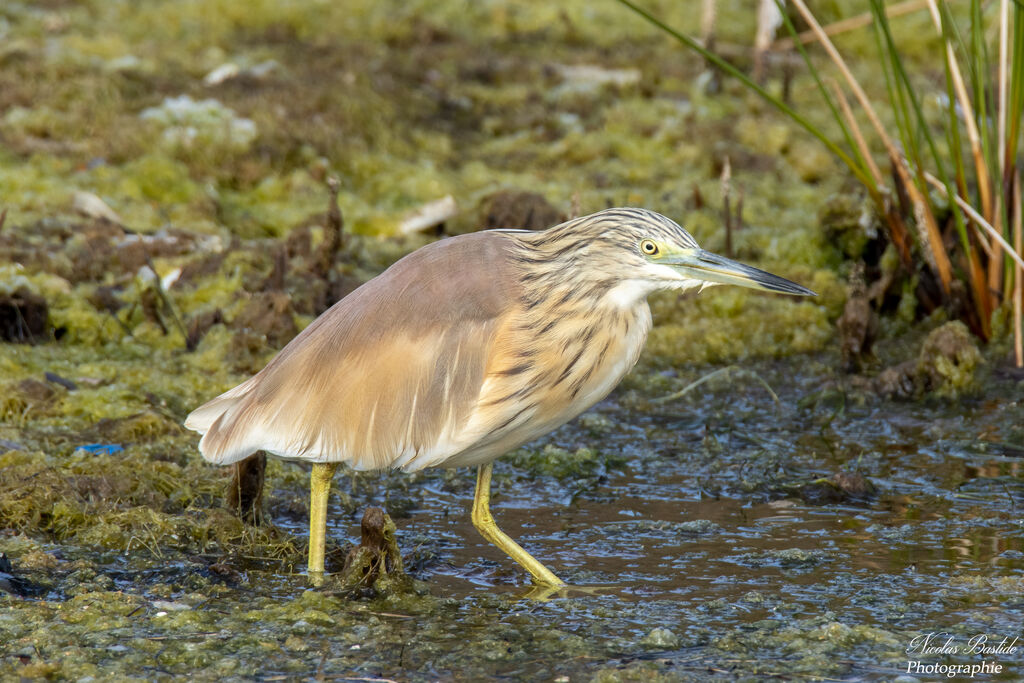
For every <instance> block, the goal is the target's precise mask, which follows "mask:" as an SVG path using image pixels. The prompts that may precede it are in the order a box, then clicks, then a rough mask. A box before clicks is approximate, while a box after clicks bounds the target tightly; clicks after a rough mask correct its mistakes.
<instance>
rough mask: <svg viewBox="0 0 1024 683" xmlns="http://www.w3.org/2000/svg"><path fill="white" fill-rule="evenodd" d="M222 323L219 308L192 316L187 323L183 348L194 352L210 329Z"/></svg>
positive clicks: (222, 315) (222, 319) (221, 314)
mask: <svg viewBox="0 0 1024 683" xmlns="http://www.w3.org/2000/svg"><path fill="white" fill-rule="evenodd" d="M222 322H224V314H223V313H221V311H220V309H219V308H216V309H214V310H212V311H205V312H203V313H199V314H197V315H194V316H192V317H191V318H190V319H189V321H188V331H187V332H186V333H185V348H187V349H188V350H189V351H195V350H196V348H197V347H198V346H199V342H200V341H202V339H203V336H204V335H205V334H206V333H207V332H208V331H209V330H210V328H211V327H213V326H214V325H217V324H219V323H222Z"/></svg>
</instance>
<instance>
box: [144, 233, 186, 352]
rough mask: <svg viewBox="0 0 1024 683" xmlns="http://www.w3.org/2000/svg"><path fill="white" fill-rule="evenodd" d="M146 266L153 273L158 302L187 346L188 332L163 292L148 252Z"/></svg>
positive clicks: (162, 286)
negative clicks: (169, 316)
mask: <svg viewBox="0 0 1024 683" xmlns="http://www.w3.org/2000/svg"><path fill="white" fill-rule="evenodd" d="M146 265H147V266H149V269H150V270H152V271H153V275H154V279H153V289H154V290H155V291H156V295H157V296H158V297H160V301H161V303H163V305H164V308H166V309H167V311H168V312H169V313H170V314H171V319H172V320H174V326H175V327H177V328H178V331H179V332H181V338H182V339H184V340H185V342H186V345H187V343H188V331H187V330H186V329H185V325H184V324H182V322H181V318H180V317H178V312H177V311H176V310H175V309H174V305H173V304H172V303H171V300H170V298H168V296H167V293H166V292H165V291H164V285H163V283H162V282H161V281H160V274H159V273H157V272H156V266H154V265H153V259H152V258H150V256H149V252H148V251H147V252H146Z"/></svg>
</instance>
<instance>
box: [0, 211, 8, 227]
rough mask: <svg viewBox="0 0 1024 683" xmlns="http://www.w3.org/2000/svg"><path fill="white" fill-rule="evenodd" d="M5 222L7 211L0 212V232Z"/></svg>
mask: <svg viewBox="0 0 1024 683" xmlns="http://www.w3.org/2000/svg"><path fill="white" fill-rule="evenodd" d="M6 222H7V209H4V210H3V211H0V232H3V230H4V223H6Z"/></svg>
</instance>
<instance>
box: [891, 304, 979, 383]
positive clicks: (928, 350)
mask: <svg viewBox="0 0 1024 683" xmlns="http://www.w3.org/2000/svg"><path fill="white" fill-rule="evenodd" d="M980 364H981V352H980V351H979V350H978V345H977V342H976V341H975V339H974V337H973V336H972V335H971V333H970V331H969V330H968V329H967V326H966V325H964V324H963V323H962V322H959V321H953V322H948V323H946V324H945V325H942V326H941V327H937V328H936V329H934V330H932V331H931V333H929V335H928V337H927V338H926V339H925V340H924V344H923V345H922V346H921V352H920V353H919V354H918V357H917V360H910V361H906V362H904V363H900V364H899V365H896V366H894V367H891V368H887V369H886V370H883V371H882V372H881V373H880V374H879V375H878V377H876V378H875V381H874V389H875V391H877V392H878V393H879V394H881V395H882V396H885V397H887V398H901V399H911V398H921V397H922V396H924V395H925V394H926V393H929V392H931V393H934V394H936V395H938V396H944V397H947V398H956V397H957V396H959V395H961V394H964V393H968V392H970V391H971V390H972V389H973V388H974V387H975V375H976V373H977V370H978V366H979V365H980Z"/></svg>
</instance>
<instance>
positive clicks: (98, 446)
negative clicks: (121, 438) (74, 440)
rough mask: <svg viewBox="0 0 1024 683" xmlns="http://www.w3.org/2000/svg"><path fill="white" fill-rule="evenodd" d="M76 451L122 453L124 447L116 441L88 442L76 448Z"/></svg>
mask: <svg viewBox="0 0 1024 683" xmlns="http://www.w3.org/2000/svg"><path fill="white" fill-rule="evenodd" d="M75 450H76V451H86V452H87V453H92V454H94V455H111V454H113V453H120V452H121V451H123V450H124V448H123V447H122V446H121V445H120V444H116V443H86V444H82V445H81V446H78V447H77V448H75Z"/></svg>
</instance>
